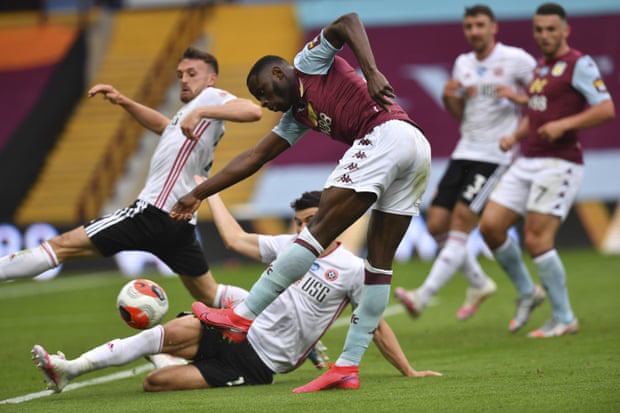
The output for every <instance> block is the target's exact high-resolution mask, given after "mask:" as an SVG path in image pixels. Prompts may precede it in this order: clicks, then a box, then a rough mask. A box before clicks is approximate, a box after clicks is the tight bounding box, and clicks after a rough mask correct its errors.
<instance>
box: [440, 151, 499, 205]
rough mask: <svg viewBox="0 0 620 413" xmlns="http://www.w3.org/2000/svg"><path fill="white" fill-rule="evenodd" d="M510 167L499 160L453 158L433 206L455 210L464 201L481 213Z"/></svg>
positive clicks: (442, 179)
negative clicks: (493, 161)
mask: <svg viewBox="0 0 620 413" xmlns="http://www.w3.org/2000/svg"><path fill="white" fill-rule="evenodd" d="M506 169H507V167H506V166H504V165H498V164H496V163H489V162H480V161H468V160H465V159H451V160H450V163H449V164H448V169H447V170H446V172H444V174H443V177H442V178H441V181H440V182H439V186H438V187H437V192H436V194H435V196H434V197H433V202H432V203H431V205H433V206H440V207H444V208H447V209H449V210H452V209H453V208H454V205H455V204H456V202H457V201H461V202H464V203H465V204H466V205H468V206H469V209H471V210H472V211H473V212H474V213H476V214H480V213H481V212H482V209H483V208H484V205H485V204H486V202H487V199H488V198H489V195H490V194H491V191H492V190H493V188H495V185H497V182H498V181H499V178H500V177H501V176H502V174H503V173H504V172H505V171H506Z"/></svg>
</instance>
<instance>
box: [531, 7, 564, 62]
mask: <svg viewBox="0 0 620 413" xmlns="http://www.w3.org/2000/svg"><path fill="white" fill-rule="evenodd" d="M569 34H570V27H569V26H568V23H567V22H566V11H564V8H563V7H562V6H560V5H559V4H556V3H545V4H542V5H540V6H539V7H538V9H536V14H535V15H534V40H536V43H537V44H538V47H539V48H540V51H541V52H542V54H543V55H544V56H545V57H548V58H552V57H556V55H557V54H558V52H562V51H563V50H565V49H566V48H567V47H568V44H567V43H566V39H568V36H569Z"/></svg>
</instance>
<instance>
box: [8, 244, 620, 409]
mask: <svg viewBox="0 0 620 413" xmlns="http://www.w3.org/2000/svg"><path fill="white" fill-rule="evenodd" d="M560 255H561V257H562V259H563V260H564V264H565V266H566V268H567V272H568V286H569V290H570V298H571V303H572V305H573V308H574V310H575V313H576V314H577V316H578V318H579V321H580V326H581V331H580V332H579V333H578V334H576V335H572V336H567V337H560V338H554V339H546V340H541V339H529V338H527V337H526V334H527V332H528V331H529V330H532V329H534V328H537V327H540V326H541V325H542V324H543V323H544V322H545V321H546V320H547V318H549V316H550V307H549V303H548V301H545V302H544V303H543V305H542V306H541V307H539V308H538V309H537V310H536V311H535V312H534V313H533V315H532V318H531V319H530V321H529V323H528V324H527V325H526V327H525V328H524V329H523V331H519V332H518V333H516V334H510V333H509V332H508V321H509V320H510V318H511V317H512V315H513V311H514V298H515V296H516V293H515V290H514V288H513V287H512V285H510V283H509V281H508V278H507V277H506V276H505V275H504V273H503V272H502V271H501V270H500V268H499V267H498V266H497V264H496V263H495V262H493V261H489V260H486V259H482V264H483V267H484V268H485V269H486V271H487V272H488V273H489V275H491V276H492V277H493V278H494V279H495V281H496V282H497V284H498V287H499V288H498V291H497V293H496V294H495V295H494V296H493V297H491V298H489V299H488V300H487V302H485V303H484V304H483V305H482V307H481V309H480V311H479V313H478V314H476V316H475V317H474V318H472V319H470V320H468V321H465V322H459V321H457V320H456V319H455V316H454V315H455V312H456V310H457V309H458V307H459V306H460V304H461V303H462V300H463V297H464V290H465V281H464V279H463V277H462V276H461V275H460V274H457V275H456V276H455V277H454V279H453V280H452V281H451V282H450V283H448V285H447V286H446V287H445V288H444V289H443V290H442V291H441V292H440V293H439V295H438V296H437V300H436V302H435V304H436V305H433V306H430V307H429V308H427V310H426V311H425V313H424V314H423V315H422V316H421V317H420V318H418V319H416V320H413V319H411V318H410V317H409V316H408V315H407V314H406V313H404V312H403V311H402V309H401V308H400V306H398V304H397V303H396V302H395V300H394V299H393V298H391V299H390V303H389V305H388V311H387V312H386V320H387V322H388V323H389V324H390V325H391V326H392V328H393V330H394V331H395V333H396V335H397V336H398V338H399V339H400V343H401V345H402V347H403V349H404V351H405V354H406V355H407V356H408V358H409V361H410V362H411V364H412V365H413V367H414V368H415V369H416V370H435V371H439V372H441V373H443V377H427V378H406V377H403V376H401V375H400V373H399V372H398V371H396V369H394V368H393V367H392V366H391V365H390V364H389V363H388V362H387V361H386V360H385V359H384V358H383V357H382V356H381V355H380V353H379V351H378V350H377V348H376V346H375V345H374V344H371V345H370V348H369V350H368V352H367V353H366V356H365V357H364V359H363V362H362V365H361V367H360V375H361V388H360V389H359V390H357V391H345V390H332V391H325V392H320V393H313V394H301V395H295V394H292V393H291V390H292V389H293V388H295V387H297V386H300V385H302V384H305V383H306V382H307V381H309V380H311V379H313V378H314V377H316V376H317V374H318V373H319V372H318V371H317V370H316V369H314V368H313V367H312V366H311V364H310V363H309V362H307V363H305V364H304V365H302V366H301V367H300V368H299V369H298V370H296V371H294V372H292V373H290V374H287V375H277V376H275V384H274V385H271V386H254V387H236V388H223V389H209V390H195V391H182V392H168V393H157V394H153V393H145V392H143V391H142V378H143V377H144V375H145V374H146V373H141V374H137V375H135V376H132V377H129V378H124V379H116V380H111V381H108V382H105V383H100V384H92V385H90V386H85V387H82V388H77V389H74V390H71V391H66V392H63V393H61V394H53V395H51V396H46V397H40V398H36V399H33V400H28V401H24V402H21V403H18V404H14V403H2V404H0V412H3V411H7V412H8V411H11V412H12V411H24V412H148V411H151V412H186V411H199V410H200V411H221V412H272V411H281V412H290V411H297V412H306V411H316V412H337V411H347V412H368V411H372V412H384V411H385V412H400V411H423V412H427V411H442V412H454V411H458V412H474V411H475V412H497V411H501V412H537V411H549V412H575V411H583V412H618V411H620V300H619V298H618V296H619V291H620V256H604V255H599V254H597V253H595V252H592V251H585V250H575V251H560ZM527 262H528V266H529V267H530V269H532V266H531V261H529V260H528V261H527ZM262 268H263V267H262V266H261V265H248V266H239V267H235V268H224V267H216V268H214V275H215V277H216V279H217V280H218V281H220V282H223V283H226V284H234V285H240V286H243V287H246V288H249V287H250V286H251V284H252V282H253V281H254V280H255V279H256V278H257V277H258V275H259V274H260V272H261V271H262ZM429 268H430V263H425V262H420V261H417V260H416V261H413V262H411V263H408V264H400V265H397V266H396V267H395V275H394V279H393V283H392V285H393V287H394V286H404V287H407V288H412V287H416V286H418V285H419V284H420V283H421V282H422V280H423V279H424V277H425V275H426V273H427V271H428V269H429ZM144 278H151V279H153V280H154V281H156V282H158V283H160V284H161V285H162V286H163V287H164V288H165V290H166V292H167V293H168V297H169V300H170V310H169V312H168V315H167V316H166V318H165V319H166V320H169V319H171V318H172V317H173V316H174V315H175V314H176V313H178V312H180V311H183V310H187V309H189V308H190V304H191V301H192V299H191V297H190V296H189V294H188V293H187V292H186V291H185V289H184V288H183V286H182V285H181V282H180V281H179V280H177V279H176V278H162V277H160V276H158V275H154V274H151V275H148V274H147V275H146V276H145V277H144ZM535 279H536V277H535ZM126 282H127V279H125V278H123V277H121V276H120V275H119V274H118V273H115V272H110V273H99V274H94V273H93V274H84V275H80V274H61V275H60V276H59V277H58V278H57V279H55V280H53V281H50V282H35V281H30V280H26V281H19V282H11V283H2V284H0V363H1V364H0V366H1V367H0V401H6V400H7V399H14V398H18V397H21V396H26V395H28V394H32V393H38V392H41V391H42V390H44V389H45V386H44V384H43V377H42V375H41V373H40V372H39V371H38V370H37V369H36V368H35V366H34V363H33V362H32V361H31V360H30V349H31V348H32V346H33V345H34V344H35V343H37V344H41V345H43V346H45V347H46V348H47V349H48V350H49V351H50V352H56V351H57V350H62V351H63V352H64V353H65V354H66V355H67V357H69V358H74V357H76V356H78V355H79V354H81V353H82V352H84V351H86V350H88V349H90V348H92V347H94V346H96V345H99V344H102V343H104V342H106V341H108V340H110V339H113V338H116V337H125V336H128V335H131V334H134V333H135V332H136V330H132V329H131V328H129V327H128V326H126V325H125V324H124V323H123V322H122V321H121V319H120V316H119V315H118V312H117V311H116V309H115V304H116V295H117V293H118V291H119V290H120V288H121V287H122V285H123V284H125V283H126ZM346 319H347V315H346V314H345V315H343V317H342V318H341V320H343V321H340V320H339V321H338V322H337V324H336V325H335V326H334V327H333V328H332V329H331V330H330V331H329V332H328V333H327V334H326V335H325V337H324V338H323V343H324V344H325V345H327V347H328V349H329V355H330V357H331V358H332V360H335V359H336V358H337V356H338V354H339V353H340V350H341V348H342V344H343V342H344V337H345V334H346V327H347V326H348V323H347V321H346ZM146 364H147V363H146V361H144V360H141V361H137V362H135V363H132V364H130V365H128V366H123V367H119V368H109V369H104V370H100V371H98V372H94V373H88V374H86V375H84V376H81V377H79V378H77V379H76V380H75V383H80V382H85V381H86V382H90V381H92V380H93V379H95V378H97V377H108V376H110V375H111V374H114V373H118V372H125V371H131V369H132V368H136V367H140V366H144V365H146ZM112 378H113V377H112Z"/></svg>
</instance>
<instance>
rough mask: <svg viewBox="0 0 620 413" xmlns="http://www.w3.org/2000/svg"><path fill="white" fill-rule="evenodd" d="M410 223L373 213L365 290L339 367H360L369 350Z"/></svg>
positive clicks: (352, 321)
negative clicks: (393, 261)
mask: <svg viewBox="0 0 620 413" xmlns="http://www.w3.org/2000/svg"><path fill="white" fill-rule="evenodd" d="M410 221H411V217H410V216H408V215H395V214H388V213H385V212H381V211H378V210H373V211H372V216H371V218H370V225H369V228H368V258H367V260H366V276H365V280H364V289H363V290H362V297H361V300H360V303H359V306H358V307H357V308H356V309H355V311H354V313H353V316H352V317H351V324H350V326H349V331H348V333H347V338H346V340H345V343H344V350H343V352H342V355H341V356H340V358H339V359H338V361H337V362H336V365H358V364H359V362H360V360H361V359H362V356H363V355H364V352H365V351H366V348H368V343H370V340H371V339H372V337H373V332H374V330H375V329H376V328H377V324H378V323H379V320H380V319H381V316H382V315H383V312H384V311H385V307H386V306H387V302H388V299H389V294H390V283H391V281H392V260H393V259H394V253H395V252H396V248H397V247H398V244H399V243H400V240H401V239H402V237H403V235H404V234H405V232H406V231H407V227H408V226H409V222H410Z"/></svg>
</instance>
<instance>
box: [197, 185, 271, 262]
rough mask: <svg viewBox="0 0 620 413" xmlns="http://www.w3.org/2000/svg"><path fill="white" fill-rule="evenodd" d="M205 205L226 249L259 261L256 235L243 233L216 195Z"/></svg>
mask: <svg viewBox="0 0 620 413" xmlns="http://www.w3.org/2000/svg"><path fill="white" fill-rule="evenodd" d="M207 203H208V204H209V208H210V209H211V213H212V214H213V221H215V226H216V227H217V232H219V234H220V237H222V240H223V241H224V245H225V246H226V248H228V249H229V250H233V251H235V252H238V253H239V254H242V255H245V256H246V257H249V258H252V259H255V260H256V261H261V258H262V257H261V255H260V248H259V246H258V234H250V233H248V232H245V231H244V229H243V228H241V225H239V223H238V222H237V220H236V219H235V218H234V217H233V216H232V214H231V213H230V211H228V208H226V205H224V202H222V198H220V196H219V195H218V194H215V195H211V196H210V197H208V198H207Z"/></svg>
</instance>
